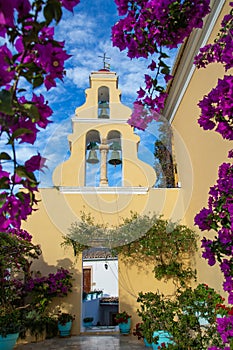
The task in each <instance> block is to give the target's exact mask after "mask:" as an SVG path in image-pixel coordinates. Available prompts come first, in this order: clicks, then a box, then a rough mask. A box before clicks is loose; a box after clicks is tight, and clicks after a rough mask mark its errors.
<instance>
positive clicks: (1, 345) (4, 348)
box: [0, 333, 19, 350]
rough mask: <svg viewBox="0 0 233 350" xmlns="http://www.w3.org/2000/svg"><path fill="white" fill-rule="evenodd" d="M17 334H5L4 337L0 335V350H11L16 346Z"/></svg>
mask: <svg viewBox="0 0 233 350" xmlns="http://www.w3.org/2000/svg"><path fill="white" fill-rule="evenodd" d="M18 336H19V333H14V334H7V336H6V337H2V336H1V335H0V349H1V350H12V349H13V347H14V346H15V344H16V341H17V339H18Z"/></svg>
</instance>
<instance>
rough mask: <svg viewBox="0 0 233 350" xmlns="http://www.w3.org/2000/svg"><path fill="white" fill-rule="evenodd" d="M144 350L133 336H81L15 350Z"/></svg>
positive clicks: (53, 340)
mask: <svg viewBox="0 0 233 350" xmlns="http://www.w3.org/2000/svg"><path fill="white" fill-rule="evenodd" d="M55 349H60V350H68V349H73V350H140V349H141V350H142V349H144V350H145V349H146V348H145V346H144V344H143V342H142V341H140V340H137V338H136V337H135V336H132V335H81V336H72V337H67V338H59V337H56V338H52V339H46V340H44V341H41V342H38V343H30V344H19V345H16V346H15V348H14V350H55Z"/></svg>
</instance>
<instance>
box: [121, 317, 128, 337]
mask: <svg viewBox="0 0 233 350" xmlns="http://www.w3.org/2000/svg"><path fill="white" fill-rule="evenodd" d="M130 327H131V318H128V321H127V323H124V322H123V323H119V329H120V333H121V334H129V333H130Z"/></svg>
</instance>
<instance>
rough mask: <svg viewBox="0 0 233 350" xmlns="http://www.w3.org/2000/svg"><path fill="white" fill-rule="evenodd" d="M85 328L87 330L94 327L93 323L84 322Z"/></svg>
mask: <svg viewBox="0 0 233 350" xmlns="http://www.w3.org/2000/svg"><path fill="white" fill-rule="evenodd" d="M83 326H84V327H87V328H90V327H92V326H93V322H83Z"/></svg>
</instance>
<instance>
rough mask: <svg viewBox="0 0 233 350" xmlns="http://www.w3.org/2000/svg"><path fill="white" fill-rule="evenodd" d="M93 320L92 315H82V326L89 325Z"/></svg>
mask: <svg viewBox="0 0 233 350" xmlns="http://www.w3.org/2000/svg"><path fill="white" fill-rule="evenodd" d="M93 320H94V318H93V317H84V319H83V325H84V327H91V326H92V322H93Z"/></svg>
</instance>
